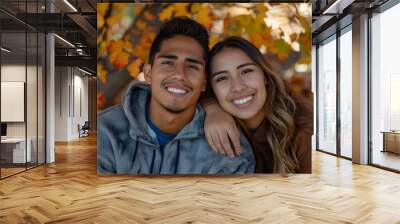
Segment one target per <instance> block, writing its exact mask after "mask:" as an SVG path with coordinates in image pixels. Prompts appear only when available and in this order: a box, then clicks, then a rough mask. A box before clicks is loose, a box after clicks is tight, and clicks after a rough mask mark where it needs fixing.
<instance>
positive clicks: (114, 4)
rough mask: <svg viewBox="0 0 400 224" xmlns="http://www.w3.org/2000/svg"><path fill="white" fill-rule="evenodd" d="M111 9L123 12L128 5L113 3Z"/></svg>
mask: <svg viewBox="0 0 400 224" xmlns="http://www.w3.org/2000/svg"><path fill="white" fill-rule="evenodd" d="M112 6H113V8H114V9H115V10H124V9H126V8H127V7H128V6H129V5H128V3H113V5H112Z"/></svg>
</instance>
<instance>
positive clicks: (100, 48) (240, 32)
mask: <svg viewBox="0 0 400 224" xmlns="http://www.w3.org/2000/svg"><path fill="white" fill-rule="evenodd" d="M174 16H187V17H191V18H193V19H195V20H196V21H198V22H199V23H201V24H202V25H204V26H205V27H206V28H207V29H208V31H209V33H210V48H211V47H212V46H213V45H214V44H215V43H216V42H218V41H219V40H222V39H224V38H225V37H227V36H231V35H235V36H242V37H244V38H246V39H248V40H250V41H251V42H252V43H253V44H254V45H256V46H257V47H258V48H259V49H260V51H261V52H262V53H263V54H264V56H265V58H266V60H267V61H268V62H269V63H270V64H271V66H272V67H273V69H274V70H276V71H278V72H279V73H281V74H282V75H283V76H284V78H285V79H286V80H287V81H288V82H289V83H291V86H292V87H293V89H294V91H296V92H298V93H302V94H305V95H307V96H311V91H310V90H311V4H309V3H296V4H294V3H282V4H269V3H163V4H159V3H146V4H140V3H99V4H97V63H98V64H97V74H98V78H99V79H98V80H99V81H98V109H99V110H102V109H104V108H106V107H109V106H112V105H114V104H117V103H119V102H120V100H121V93H123V92H124V91H125V88H126V87H127V86H128V84H129V82H130V81H132V80H134V79H140V80H143V73H142V72H141V67H142V64H143V63H144V62H146V61H147V59H148V55H149V50H150V46H151V43H152V41H153V39H154V38H155V36H156V34H157V32H158V29H159V27H160V25H161V23H162V22H164V21H166V20H168V19H169V18H171V17H174Z"/></svg>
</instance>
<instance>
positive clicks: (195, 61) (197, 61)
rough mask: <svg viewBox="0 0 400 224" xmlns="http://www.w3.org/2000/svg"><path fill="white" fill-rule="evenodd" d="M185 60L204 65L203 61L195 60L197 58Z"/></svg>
mask: <svg viewBox="0 0 400 224" xmlns="http://www.w3.org/2000/svg"><path fill="white" fill-rule="evenodd" d="M185 60H186V61H189V62H192V63H196V64H200V65H204V63H203V62H201V61H199V60H197V59H194V58H186V59H185Z"/></svg>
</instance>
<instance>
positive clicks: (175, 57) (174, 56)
mask: <svg viewBox="0 0 400 224" xmlns="http://www.w3.org/2000/svg"><path fill="white" fill-rule="evenodd" d="M157 58H167V59H178V56H176V55H173V54H160V55H158V56H157Z"/></svg>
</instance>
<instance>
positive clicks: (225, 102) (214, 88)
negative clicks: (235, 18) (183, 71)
mask: <svg viewBox="0 0 400 224" xmlns="http://www.w3.org/2000/svg"><path fill="white" fill-rule="evenodd" d="M209 63H210V66H209V71H208V74H210V75H209V82H210V83H211V88H210V89H209V92H210V93H211V94H213V93H214V94H215V97H216V99H217V100H218V103H219V105H220V106H221V107H222V109H223V110H225V111H226V112H227V113H229V114H230V115H232V116H233V117H235V119H236V120H237V121H238V123H239V125H240V127H241V129H242V131H244V132H245V133H246V136H247V138H248V139H249V140H250V142H251V143H252V147H253V152H254V156H255V159H256V172H259V173H275V172H279V173H310V172H311V135H312V133H313V130H312V125H313V118H312V114H313V113H312V104H311V103H307V102H306V101H304V100H301V98H299V97H298V96H294V95H293V93H292V92H291V91H290V88H289V87H288V86H287V85H286V84H285V82H284V81H283V80H282V79H281V78H280V77H279V76H278V75H277V74H276V73H275V72H273V71H272V70H271V69H270V67H269V66H268V65H267V63H266V61H265V59H264V57H263V56H262V54H261V52H260V51H259V50H258V49H257V48H256V47H255V46H254V45H253V44H252V43H250V42H249V41H247V40H245V39H243V38H240V37H228V38H227V39H225V40H223V41H221V42H218V43H217V44H216V45H215V46H214V47H213V48H212V49H211V52H210V58H209ZM206 110H207V109H206ZM208 112H209V111H208ZM220 113H225V112H223V111H221V112H220ZM220 113H217V114H215V113H214V114H212V113H207V115H208V116H211V117H212V116H216V117H225V116H222V115H221V114H220ZM206 122H207V121H206ZM224 122H225V121H224V120H223V119H221V120H220V121H219V122H218V125H222V126H224V125H225V126H229V124H225V123H224ZM226 123H229V120H228V121H226ZM206 126H207V125H206ZM207 131H208V132H210V130H206V132H207ZM227 135H228V136H229V133H227ZM207 136H208V141H209V142H210V144H213V143H214V144H215V142H216V140H215V139H213V138H210V136H211V135H207ZM229 137H230V138H231V139H232V138H234V137H232V136H229Z"/></svg>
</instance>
